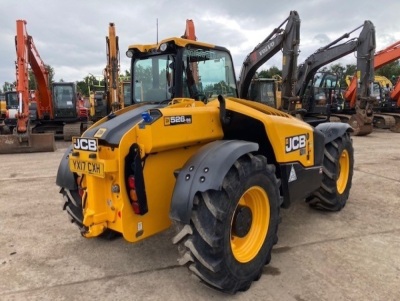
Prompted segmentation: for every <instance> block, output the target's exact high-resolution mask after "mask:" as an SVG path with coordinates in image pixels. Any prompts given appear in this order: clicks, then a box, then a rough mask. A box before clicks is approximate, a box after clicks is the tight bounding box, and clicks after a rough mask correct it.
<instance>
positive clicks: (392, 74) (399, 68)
mask: <svg viewBox="0 0 400 301" xmlns="http://www.w3.org/2000/svg"><path fill="white" fill-rule="evenodd" d="M375 74H376V75H382V76H385V77H387V78H388V79H390V80H392V82H393V81H396V79H397V77H398V76H399V75H400V61H399V60H397V61H394V62H392V63H389V64H386V65H384V66H382V67H381V68H379V69H378V70H376V71H375Z"/></svg>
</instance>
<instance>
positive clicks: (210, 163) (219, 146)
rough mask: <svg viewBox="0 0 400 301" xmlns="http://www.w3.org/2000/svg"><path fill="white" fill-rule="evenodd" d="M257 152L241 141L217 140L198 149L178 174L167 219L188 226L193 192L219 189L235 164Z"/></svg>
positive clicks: (246, 142) (256, 146) (252, 146)
mask: <svg viewBox="0 0 400 301" xmlns="http://www.w3.org/2000/svg"><path fill="white" fill-rule="evenodd" d="M257 150H258V144H257V143H254V142H248V141H241V140H218V141H214V142H211V143H209V144H206V145H204V146H203V147H201V148H200V149H199V150H198V152H197V153H196V154H194V155H193V156H192V157H191V158H190V159H189V160H188V161H187V162H186V163H185V165H184V166H183V167H182V169H181V170H180V171H179V174H178V176H177V179H176V183H175V187H174V191H173V194H172V200H171V209H170V214H169V216H170V218H171V219H173V220H176V221H180V222H182V223H186V224H188V223H189V221H190V216H191V211H192V206H193V199H194V196H195V194H196V193H197V192H204V191H207V190H209V189H215V190H220V189H221V187H222V181H223V180H224V177H225V176H226V174H227V173H228V171H229V169H230V168H231V166H232V165H233V164H234V163H235V161H236V160H237V159H238V158H239V157H241V156H243V155H244V154H247V153H250V152H254V151H257Z"/></svg>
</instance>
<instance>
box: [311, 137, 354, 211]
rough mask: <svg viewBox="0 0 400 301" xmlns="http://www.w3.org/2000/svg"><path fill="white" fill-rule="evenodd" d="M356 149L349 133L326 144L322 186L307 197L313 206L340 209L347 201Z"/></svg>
mask: <svg viewBox="0 0 400 301" xmlns="http://www.w3.org/2000/svg"><path fill="white" fill-rule="evenodd" d="M353 167H354V149H353V145H352V141H351V138H350V134H349V133H345V134H344V135H343V136H341V137H339V138H336V139H335V140H333V141H332V142H330V143H328V144H327V145H326V146H325V152H324V162H323V178H322V184H321V187H320V188H319V189H318V190H317V191H316V192H315V193H314V194H313V195H312V196H311V197H310V198H309V199H307V201H308V203H309V204H310V206H311V207H313V208H316V209H321V210H327V211H340V210H341V209H342V208H343V207H344V206H345V205H346V202H347V199H348V198H349V194H350V188H351V182H352V179H353Z"/></svg>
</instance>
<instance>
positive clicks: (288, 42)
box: [238, 11, 300, 109]
mask: <svg viewBox="0 0 400 301" xmlns="http://www.w3.org/2000/svg"><path fill="white" fill-rule="evenodd" d="M285 23H286V26H285V29H283V28H282V27H283V25H284V24H285ZM299 44H300V17H299V15H298V13H297V12H296V11H291V12H290V14H289V17H288V18H286V19H285V20H284V21H283V22H282V23H281V24H280V25H279V26H278V27H277V28H275V29H274V30H273V31H272V32H271V34H270V35H268V36H267V37H266V38H265V39H264V40H263V41H262V42H261V43H260V44H258V45H257V46H256V47H255V48H254V50H253V51H252V52H250V53H249V55H248V56H247V57H246V59H245V60H244V62H243V64H242V69H241V71H240V79H239V84H238V90H239V96H240V97H241V98H247V94H248V92H249V87H250V84H251V81H252V79H253V77H254V75H255V73H256V71H257V69H258V68H259V67H260V66H261V65H263V64H264V63H265V62H267V61H268V60H269V59H270V58H271V57H273V56H274V55H275V54H276V53H277V52H278V51H279V50H282V52H283V58H282V97H283V99H284V100H285V101H284V105H283V106H284V109H288V106H289V105H288V101H289V99H290V98H291V97H293V96H295V95H294V83H295V82H296V72H295V70H296V69H297V56H298V53H299Z"/></svg>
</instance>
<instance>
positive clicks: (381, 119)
mask: <svg viewBox="0 0 400 301" xmlns="http://www.w3.org/2000/svg"><path fill="white" fill-rule="evenodd" d="M399 118H400V114H399ZM373 123H374V127H376V128H379V129H390V128H392V127H394V126H395V125H396V119H395V118H394V117H393V116H391V115H389V114H376V113H374V121H373Z"/></svg>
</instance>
